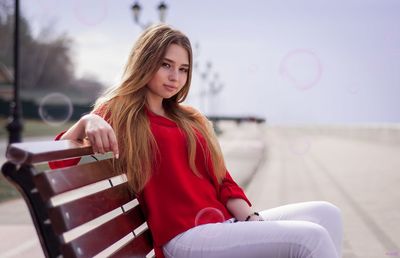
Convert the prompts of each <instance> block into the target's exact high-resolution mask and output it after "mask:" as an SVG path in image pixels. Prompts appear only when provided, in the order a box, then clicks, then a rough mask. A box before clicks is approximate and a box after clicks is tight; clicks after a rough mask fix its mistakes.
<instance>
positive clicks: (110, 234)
mask: <svg viewBox="0 0 400 258" xmlns="http://www.w3.org/2000/svg"><path fill="white" fill-rule="evenodd" d="M143 221H144V217H143V214H142V211H141V210H140V207H139V206H136V207H134V208H133V209H131V210H129V211H128V212H126V213H123V214H120V215H118V216H117V217H115V218H114V219H112V220H110V221H108V222H106V223H104V224H103V225H101V226H99V227H97V228H95V229H93V230H91V231H89V232H87V233H86V234H84V235H82V236H80V237H78V238H76V239H74V240H72V241H71V242H69V243H66V244H64V245H63V246H62V253H63V254H64V255H65V256H66V257H93V256H94V255H96V254H98V253H99V252H101V251H103V250H104V249H105V248H106V247H108V246H111V245H112V244H114V243H115V242H117V241H118V240H120V239H121V238H123V237H125V236H126V235H128V234H129V233H131V232H133V230H134V229H135V228H137V227H138V226H140V225H141V224H143Z"/></svg>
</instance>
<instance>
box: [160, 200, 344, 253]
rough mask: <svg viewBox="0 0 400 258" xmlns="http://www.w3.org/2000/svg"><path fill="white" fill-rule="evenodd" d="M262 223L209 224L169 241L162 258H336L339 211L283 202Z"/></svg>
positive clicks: (316, 203)
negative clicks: (164, 257) (284, 203)
mask: <svg viewBox="0 0 400 258" xmlns="http://www.w3.org/2000/svg"><path fill="white" fill-rule="evenodd" d="M259 213H260V216H262V217H263V218H264V220H265V221H250V222H236V223H234V222H233V219H230V220H227V221H225V222H223V223H211V224H204V225H200V226H196V227H194V228H191V229H189V230H187V231H185V232H183V233H181V234H179V235H177V236H176V237H175V238H173V239H172V240H170V241H169V242H168V243H167V244H165V245H164V247H163V251H164V254H165V256H166V257H167V258H170V257H174V258H199V257H207V258H258V257H259V258H289V257H296V258H305V257H307V258H311V257H312V258H340V257H342V237H343V226H342V216H341V212H340V210H339V208H337V207H336V206H335V205H333V204H331V203H329V202H325V201H311V202H302V203H294V204H288V205H284V206H280V207H276V208H272V209H268V210H264V211H260V212H259Z"/></svg>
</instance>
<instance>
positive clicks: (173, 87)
mask: <svg viewBox="0 0 400 258" xmlns="http://www.w3.org/2000/svg"><path fill="white" fill-rule="evenodd" d="M164 87H165V88H167V89H168V90H169V91H175V90H176V89H177V88H178V87H175V86H172V85H168V84H164Z"/></svg>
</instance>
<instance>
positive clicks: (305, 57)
mask: <svg viewBox="0 0 400 258" xmlns="http://www.w3.org/2000/svg"><path fill="white" fill-rule="evenodd" d="M19 2H20V20H19V26H20V28H19V39H18V42H17V43H18V45H19V48H20V57H19V77H18V78H19V89H20V92H19V95H20V101H21V109H22V117H21V120H22V122H23V124H24V129H23V131H22V137H23V139H22V140H23V141H33V140H45V139H52V138H54V135H56V134H57V133H58V132H60V131H62V130H64V129H66V128H68V127H69V126H71V125H72V124H73V123H74V121H76V120H77V119H79V117H80V116H81V115H82V114H84V113H86V112H89V111H90V110H91V105H92V104H93V102H94V101H95V99H96V98H97V97H98V96H99V94H101V92H102V91H103V90H104V89H106V88H107V87H110V86H112V85H115V84H118V82H119V80H120V77H121V72H122V69H123V67H124V64H125V63H126V61H127V57H128V54H129V52H130V49H131V47H132V45H133V44H134V42H135V40H136V39H137V37H138V35H139V34H140V33H141V31H142V30H143V29H144V28H146V27H147V26H149V25H150V24H153V23H158V22H160V21H164V22H166V23H168V24H171V25H173V26H174V27H175V28H177V29H179V30H181V31H183V32H184V33H186V34H187V35H188V36H189V38H190V39H191V41H192V47H193V50H194V71H193V82H192V89H191V93H190V95H189V98H188V100H187V101H186V102H187V104H190V105H193V106H195V107H196V108H198V109H200V110H201V111H202V112H204V113H205V114H206V115H208V116H214V117H224V116H225V117H226V116H229V117H235V118H240V117H256V118H260V119H265V123H263V124H254V123H234V122H230V121H222V122H219V123H218V128H220V130H221V132H222V134H220V135H219V137H220V142H221V145H222V148H223V151H224V153H225V156H226V159H227V164H228V166H229V169H230V170H231V171H232V174H233V175H235V178H236V179H237V181H238V182H239V183H240V184H241V186H243V188H244V189H245V191H246V193H247V194H248V195H249V197H250V198H251V199H252V200H253V205H254V207H255V208H256V209H258V210H261V209H267V208H272V207H275V206H279V205H284V204H287V203H292V202H300V201H310V200H326V201H330V202H332V203H334V204H336V205H337V206H339V207H340V208H341V209H342V211H343V216H344V224H345V239H344V249H343V254H344V255H343V257H393V256H399V257H400V240H399V239H400V210H399V207H398V203H400V193H399V190H398V189H399V184H400V175H399V170H400V161H399V160H400V159H399V154H400V106H399V104H398V103H399V97H400V72H399V70H400V25H399V24H400V15H399V13H400V2H399V1H398V0H379V1H377V0H362V1H361V0H351V1H343V0H342V1H317V0H300V1H289V0H284V1H282V0H281V1H261V0H259V1H247V2H244V1H235V0H231V1H228V0H221V1H211V0H203V1H195V0H187V1H180V0H169V1H158V0H147V1H144V0H142V1H134V0H119V1H111V0H84V1H82V0H69V1H66V0H61V1H52V0H20V1H19ZM14 5H15V1H12V0H0V108H1V109H0V110H1V111H0V125H1V128H0V151H1V153H0V155H1V158H0V161H1V163H4V161H5V151H6V146H7V144H8V137H9V136H8V132H7V130H6V128H5V127H6V126H7V124H8V123H9V121H10V120H9V117H10V115H11V113H10V103H11V101H12V99H13V85H14V79H13V78H14V71H15V69H14V68H15V66H14V63H15V62H14V59H13V54H14V44H15V43H16V42H15V39H14V23H15V22H14V11H15V10H14ZM0 227H1V228H2V229H1V231H0V240H1V241H0V257H25V256H24V255H25V254H32V250H33V249H34V250H37V251H36V252H37V253H35V254H37V255H38V257H40V255H41V253H40V247H39V246H38V243H37V240H35V239H33V240H32V236H34V235H35V232H34V231H33V228H32V225H31V222H30V220H29V216H28V215H27V211H26V208H25V207H24V206H23V203H22V202H20V199H19V195H18V193H17V192H16V191H15V190H14V189H13V188H12V187H11V186H10V185H9V184H8V183H7V182H6V181H5V179H4V178H3V177H2V176H0ZM16 228H18V230H19V232H26V234H25V233H24V234H25V235H26V237H27V238H29V239H30V240H29V241H31V242H29V241H28V242H26V241H25V245H21V244H20V243H18V242H19V241H18V237H16V239H15V241H11V240H10V236H11V235H13V232H15V229H16ZM24 230H25V231H24ZM6 239H8V242H7V241H3V240H6ZM19 239H21V237H19ZM1 242H3V243H1ZM26 243H28V244H26ZM35 248H36V249H35Z"/></svg>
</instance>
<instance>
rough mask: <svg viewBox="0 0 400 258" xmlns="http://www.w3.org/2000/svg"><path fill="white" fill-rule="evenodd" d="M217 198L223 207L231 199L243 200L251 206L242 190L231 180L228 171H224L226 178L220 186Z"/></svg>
mask: <svg viewBox="0 0 400 258" xmlns="http://www.w3.org/2000/svg"><path fill="white" fill-rule="evenodd" d="M219 198H220V201H221V202H222V203H223V204H224V205H225V206H226V203H227V202H228V200H229V199H231V198H240V199H243V200H245V201H246V202H247V204H248V205H249V206H250V207H251V206H252V205H251V202H250V201H249V199H248V198H247V196H246V194H245V193H244V191H243V190H242V188H241V187H240V186H239V185H238V184H237V183H236V182H235V181H234V180H233V179H232V177H231V175H230V174H229V172H228V171H226V176H225V178H224V179H223V180H222V182H221V184H220V188H219Z"/></svg>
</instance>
